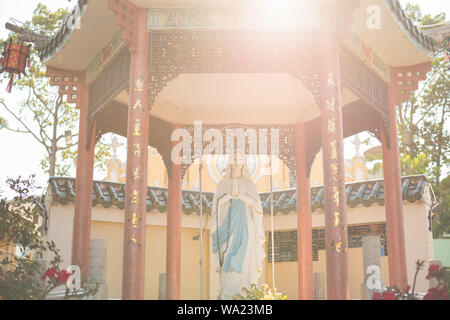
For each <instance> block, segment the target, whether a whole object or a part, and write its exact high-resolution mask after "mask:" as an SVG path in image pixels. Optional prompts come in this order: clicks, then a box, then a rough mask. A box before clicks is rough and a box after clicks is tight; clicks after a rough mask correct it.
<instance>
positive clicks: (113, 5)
mask: <svg viewBox="0 0 450 320" xmlns="http://www.w3.org/2000/svg"><path fill="white" fill-rule="evenodd" d="M108 8H109V9H110V10H111V11H113V12H114V13H115V14H116V24H117V25H118V26H119V27H120V29H122V40H123V41H125V42H126V43H128V45H129V46H130V52H134V50H135V43H134V40H133V39H134V38H135V37H134V32H135V30H134V23H135V21H136V9H137V8H136V6H134V5H133V4H131V3H130V2H129V1H128V0H108Z"/></svg>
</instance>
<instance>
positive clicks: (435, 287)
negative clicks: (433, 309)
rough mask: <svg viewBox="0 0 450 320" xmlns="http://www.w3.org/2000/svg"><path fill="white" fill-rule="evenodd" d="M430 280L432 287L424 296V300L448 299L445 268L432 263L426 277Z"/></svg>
mask: <svg viewBox="0 0 450 320" xmlns="http://www.w3.org/2000/svg"><path fill="white" fill-rule="evenodd" d="M426 278H427V279H428V280H430V289H428V292H427V294H426V295H425V297H424V298H423V299H424V300H448V293H447V290H448V288H447V283H446V282H445V269H444V268H443V267H441V266H439V265H436V264H432V265H430V267H429V268H428V275H427V277H426Z"/></svg>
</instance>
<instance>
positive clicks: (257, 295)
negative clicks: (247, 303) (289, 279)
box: [233, 284, 287, 300]
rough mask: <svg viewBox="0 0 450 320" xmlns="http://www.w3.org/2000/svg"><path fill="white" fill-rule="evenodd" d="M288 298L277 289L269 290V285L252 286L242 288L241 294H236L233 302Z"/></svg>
mask: <svg viewBox="0 0 450 320" xmlns="http://www.w3.org/2000/svg"><path fill="white" fill-rule="evenodd" d="M286 299H287V296H286V295H285V294H283V293H280V292H277V289H275V288H273V289H269V286H268V285H267V284H263V285H262V286H261V287H258V286H257V285H255V284H252V285H251V286H250V288H242V291H241V293H240V294H236V295H235V296H234V297H233V300H286Z"/></svg>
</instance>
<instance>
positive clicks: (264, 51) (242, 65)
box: [149, 31, 319, 103]
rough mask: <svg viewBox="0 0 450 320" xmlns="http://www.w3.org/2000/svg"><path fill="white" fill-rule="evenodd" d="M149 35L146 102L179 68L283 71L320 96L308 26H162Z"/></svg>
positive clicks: (184, 70)
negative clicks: (170, 28)
mask: <svg viewBox="0 0 450 320" xmlns="http://www.w3.org/2000/svg"><path fill="white" fill-rule="evenodd" d="M150 37H151V53H150V57H149V59H150V78H151V82H150V87H151V91H150V101H151V103H153V102H154V100H155V98H156V96H157V95H158V94H159V93H160V92H161V91H162V90H163V89H164V87H165V86H166V84H167V82H168V81H170V80H171V79H173V78H175V77H177V76H178V75H179V74H182V73H288V74H291V75H292V76H294V77H295V78H297V79H299V80H301V81H302V82H303V84H304V85H305V86H306V87H307V88H308V89H309V90H310V91H311V92H312V93H313V94H314V96H315V98H316V99H317V101H319V100H318V99H319V96H318V94H319V82H318V67H319V66H318V59H317V58H318V49H317V46H316V45H314V37H315V34H314V32H313V31H311V32H307V33H299V32H291V31H289V32H288V31H264V32H261V31H202V32H197V31H161V32H151V35H150Z"/></svg>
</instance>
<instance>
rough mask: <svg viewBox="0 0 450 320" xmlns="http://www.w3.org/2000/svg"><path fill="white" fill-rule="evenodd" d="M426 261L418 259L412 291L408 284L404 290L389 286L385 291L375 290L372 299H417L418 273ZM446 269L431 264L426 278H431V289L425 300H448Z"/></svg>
mask: <svg viewBox="0 0 450 320" xmlns="http://www.w3.org/2000/svg"><path fill="white" fill-rule="evenodd" d="M424 265H425V261H423V260H417V261H416V273H415V275H414V284H413V288H412V291H411V292H410V290H411V287H410V286H408V287H407V288H406V289H405V290H404V291H401V290H400V289H398V288H397V287H396V286H394V287H391V288H387V290H386V291H384V292H382V293H381V292H375V293H374V294H373V296H372V300H417V299H418V297H417V296H416V294H415V292H414V290H415V286H416V279H417V275H418V273H419V271H420V270H422V269H423V266H424ZM444 278H445V269H444V268H442V267H440V266H438V265H430V267H429V269H428V275H427V276H426V279H428V280H430V287H431V288H430V289H429V290H428V293H427V294H426V295H425V297H424V298H423V299H424V300H448V294H447V284H446V283H445V279H444Z"/></svg>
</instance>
